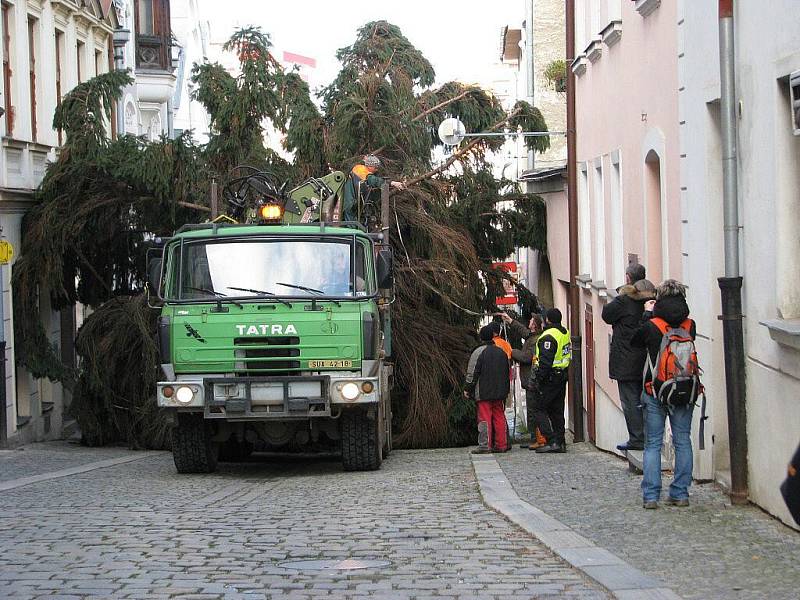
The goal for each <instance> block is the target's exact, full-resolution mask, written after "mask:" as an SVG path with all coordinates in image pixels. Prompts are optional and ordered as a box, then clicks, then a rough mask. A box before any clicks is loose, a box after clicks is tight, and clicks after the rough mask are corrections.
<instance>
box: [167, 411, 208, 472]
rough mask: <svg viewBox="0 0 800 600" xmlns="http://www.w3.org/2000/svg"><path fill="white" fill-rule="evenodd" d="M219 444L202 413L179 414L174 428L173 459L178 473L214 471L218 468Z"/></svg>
mask: <svg viewBox="0 0 800 600" xmlns="http://www.w3.org/2000/svg"><path fill="white" fill-rule="evenodd" d="M218 454H219V444H216V443H214V442H212V441H211V431H210V428H209V426H208V424H207V423H206V422H205V421H204V420H203V416H202V415H178V424H177V425H176V426H175V428H173V430H172V459H173V460H174V461H175V468H176V469H177V470H178V473H213V472H214V471H216V470H217V457H218Z"/></svg>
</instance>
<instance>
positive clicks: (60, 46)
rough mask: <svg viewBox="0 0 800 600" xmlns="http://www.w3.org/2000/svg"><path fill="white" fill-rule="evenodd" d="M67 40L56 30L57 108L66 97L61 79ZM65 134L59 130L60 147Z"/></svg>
mask: <svg viewBox="0 0 800 600" xmlns="http://www.w3.org/2000/svg"><path fill="white" fill-rule="evenodd" d="M65 44H66V39H65V36H64V32H63V31H59V30H58V29H56V106H61V100H62V98H63V97H64V92H63V87H62V85H61V77H62V74H63V72H64V50H65V48H66V45H65ZM63 136H64V134H63V132H62V131H61V129H59V130H58V145H59V146H60V145H61V144H62V143H64V140H63Z"/></svg>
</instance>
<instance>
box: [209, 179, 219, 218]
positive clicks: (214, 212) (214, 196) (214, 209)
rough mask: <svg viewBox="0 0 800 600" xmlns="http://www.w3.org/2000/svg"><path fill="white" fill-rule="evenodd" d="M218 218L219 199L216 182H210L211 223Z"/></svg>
mask: <svg viewBox="0 0 800 600" xmlns="http://www.w3.org/2000/svg"><path fill="white" fill-rule="evenodd" d="M218 216H219V197H218V186H217V180H216V179H212V180H211V220H212V221H213V220H214V219H216V218H217V217H218Z"/></svg>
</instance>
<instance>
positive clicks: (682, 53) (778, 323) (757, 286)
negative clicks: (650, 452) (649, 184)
mask: <svg viewBox="0 0 800 600" xmlns="http://www.w3.org/2000/svg"><path fill="white" fill-rule="evenodd" d="M678 4H679V9H678V20H677V25H676V26H677V30H678V57H679V63H678V76H679V103H680V127H681V136H680V138H681V150H680V155H681V173H680V177H681V190H682V191H681V212H682V219H683V223H684V226H683V227H684V231H683V235H682V239H683V248H682V250H683V273H684V276H685V278H686V282H687V283H688V285H689V305H690V307H691V308H692V312H693V316H694V318H695V319H696V320H697V322H698V326H699V329H698V331H699V333H700V341H699V343H698V350H699V352H700V356H701V360H702V361H703V366H704V368H705V369H706V386H707V388H708V393H709V400H710V401H711V410H710V413H711V419H712V421H711V422H712V423H713V427H712V430H711V432H710V433H713V435H714V438H715V444H713V453H712V454H710V455H709V454H708V453H703V454H702V455H701V457H700V462H699V464H696V470H697V471H698V472H699V474H700V476H701V477H714V478H716V479H718V480H722V481H726V480H727V479H728V478H729V474H728V470H729V469H730V462H729V456H728V450H729V446H728V430H727V408H726V400H725V399H726V394H725V379H724V362H723V359H724V355H723V345H722V326H721V322H720V321H719V320H718V319H717V315H719V314H721V309H720V290H719V287H718V285H717V277H721V276H722V275H723V274H724V251H723V216H722V160H721V147H722V146H721V144H722V142H721V129H720V127H721V126H720V104H719V98H720V79H719V46H718V14H717V3H715V2H714V3H707V2H679V3H678ZM734 7H735V15H734V24H735V36H734V37H735V46H736V55H735V65H736V66H735V77H736V100H737V104H738V106H739V110H738V111H737V112H738V114H739V118H738V123H737V127H738V148H739V152H738V161H737V162H738V169H739V175H738V193H739V222H740V224H741V244H740V252H741V254H740V262H741V271H742V275H743V277H744V289H743V314H744V316H745V322H744V330H745V352H746V359H745V364H746V382H747V392H746V393H747V435H748V438H749V444H748V447H749V455H748V464H749V494H750V499H751V500H752V501H753V502H755V503H756V504H758V505H760V506H761V507H763V508H764V509H765V510H767V511H768V512H770V513H772V514H774V515H776V516H778V517H779V518H781V519H782V520H783V521H785V522H786V523H789V524H792V520H791V517H790V516H789V513H788V511H787V510H786V507H785V506H784V503H783V500H782V498H781V496H780V492H779V490H778V486H779V485H780V482H781V481H782V480H783V478H784V477H785V476H786V463H787V462H788V460H789V458H790V457H791V455H792V453H793V451H794V449H795V447H796V446H797V444H798V442H800V261H798V256H800V236H798V233H797V232H798V230H800V203H799V202H798V199H799V198H800V123H798V122H797V121H798V119H800V115H795V114H794V111H793V107H792V105H791V93H790V85H789V78H790V75H791V74H792V73H793V72H798V71H800V38H798V34H797V32H798V31H800V11H798V6H797V3H796V2H795V0H776V1H774V2H770V3H768V6H766V5H765V4H764V3H763V2H759V1H757V0H737V1H736V2H734ZM798 87H799V88H800V82H798ZM795 98H798V99H800V89H797V92H796V96H795ZM798 106H800V104H799V105H798ZM795 110H796V108H795ZM793 118H794V122H793Z"/></svg>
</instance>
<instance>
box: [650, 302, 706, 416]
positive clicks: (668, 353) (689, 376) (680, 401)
mask: <svg viewBox="0 0 800 600" xmlns="http://www.w3.org/2000/svg"><path fill="white" fill-rule="evenodd" d="M650 322H651V323H652V324H653V325H655V326H656V327H657V328H658V330H659V331H660V332H661V336H662V337H661V346H660V347H659V350H658V355H657V356H656V361H655V363H652V362H651V361H650V356H649V354H648V356H647V361H646V363H645V366H644V375H645V378H646V376H647V374H648V372H649V373H650V374H651V375H652V377H651V381H646V382H645V384H644V388H645V391H646V392H647V393H648V394H650V395H651V396H653V397H655V398H658V399H659V400H661V402H662V404H664V405H665V406H666V407H667V408H668V409H669V408H670V407H672V406H686V405H687V404H694V403H695V402H696V401H697V398H698V396H700V394H702V393H703V384H702V383H700V375H701V373H702V370H701V369H700V365H699V363H698V362H697V350H696V349H695V346H694V340H693V339H692V336H691V334H690V333H689V332H690V331H691V328H692V320H691V319H686V320H685V321H684V322H683V323H681V325H680V327H672V326H670V325H669V323H667V322H666V321H665V320H664V319H661V318H658V317H656V318H654V319H651V320H650Z"/></svg>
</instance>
